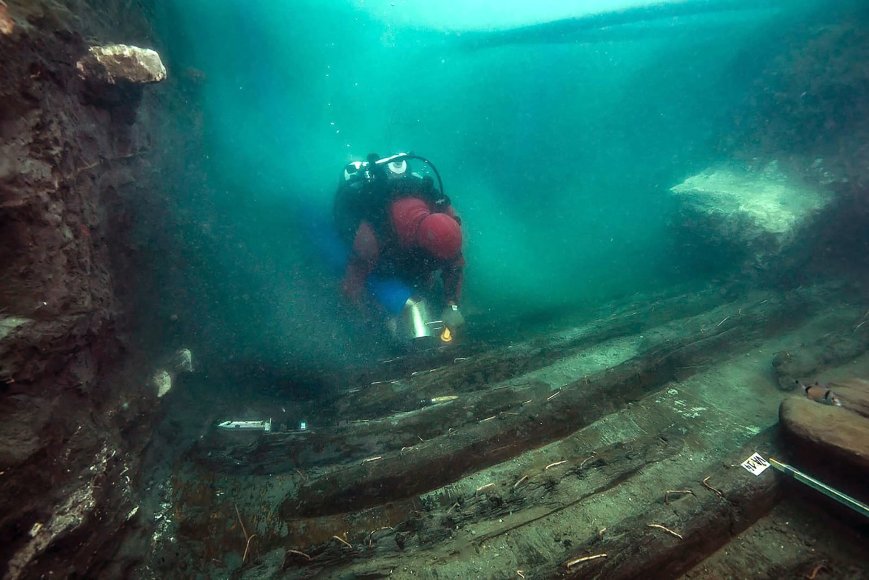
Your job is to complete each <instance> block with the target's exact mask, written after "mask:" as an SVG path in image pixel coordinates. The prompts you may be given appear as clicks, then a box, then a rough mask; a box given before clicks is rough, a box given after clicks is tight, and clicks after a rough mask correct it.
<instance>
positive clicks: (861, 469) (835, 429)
mask: <svg viewBox="0 0 869 580" xmlns="http://www.w3.org/2000/svg"><path fill="white" fill-rule="evenodd" d="M842 404H843V406H842V407H835V406H832V405H823V404H820V403H817V402H814V401H811V400H809V399H806V398H802V397H798V396H793V397H788V398H787V399H785V400H784V401H782V404H781V408H780V409H779V417H780V419H781V425H782V427H783V428H784V429H785V431H786V432H787V433H788V434H789V435H791V436H792V437H795V438H796V439H797V440H798V441H799V442H800V443H802V444H803V448H804V449H806V450H807V451H809V452H812V453H813V454H815V455H816V456H817V457H816V458H814V459H818V458H821V459H826V460H830V459H833V460H837V461H840V462H846V463H847V464H848V465H849V466H851V467H854V468H856V469H857V470H858V473H857V475H856V476H855V477H856V478H857V479H859V478H860V477H862V478H864V479H865V478H866V476H867V475H869V419H867V418H866V417H864V416H862V415H860V414H858V413H855V412H853V411H851V410H849V409H848V408H847V407H846V406H845V405H847V403H846V402H845V401H844V400H843V403H842Z"/></svg>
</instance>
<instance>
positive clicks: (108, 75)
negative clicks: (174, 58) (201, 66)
mask: <svg viewBox="0 0 869 580" xmlns="http://www.w3.org/2000/svg"><path fill="white" fill-rule="evenodd" d="M75 66H76V69H78V72H79V75H80V76H81V78H83V79H85V80H87V81H90V82H95V83H105V84H107V85H117V84H122V83H131V84H135V85H145V84H150V83H158V82H160V81H162V80H163V79H165V78H166V67H165V66H163V61H162V60H160V55H159V54H157V51H155V50H151V49H149V48H139V47H138V46H127V45H125V44H109V45H106V46H92V47H90V49H89V50H88V53H87V54H86V55H85V56H83V57H82V58H80V59H79V61H78V62H77V63H76V65H75Z"/></svg>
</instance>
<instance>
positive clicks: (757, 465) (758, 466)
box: [742, 452, 769, 475]
mask: <svg viewBox="0 0 869 580" xmlns="http://www.w3.org/2000/svg"><path fill="white" fill-rule="evenodd" d="M742 466H743V467H744V468H745V469H747V470H748V471H750V472H751V473H753V474H755V475H760V474H761V473H763V472H764V471H765V470H766V468H767V467H769V462H768V461H767V460H766V459H764V458H763V457H761V456H760V453H756V452H755V454H754V455H752V456H751V457H749V458H748V459H746V460H745V461H743V462H742Z"/></svg>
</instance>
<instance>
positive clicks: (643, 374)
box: [281, 296, 809, 517]
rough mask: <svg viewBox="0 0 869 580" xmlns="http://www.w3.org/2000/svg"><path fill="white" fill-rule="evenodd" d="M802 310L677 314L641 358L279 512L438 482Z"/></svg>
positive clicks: (775, 302)
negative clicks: (680, 317) (696, 316)
mask: <svg viewBox="0 0 869 580" xmlns="http://www.w3.org/2000/svg"><path fill="white" fill-rule="evenodd" d="M808 310H809V308H808V305H807V303H806V302H805V301H804V300H802V299H800V298H799V297H798V296H794V297H780V298H767V299H765V300H764V301H763V302H761V303H758V304H756V305H755V307H754V308H752V309H749V307H746V308H744V309H743V315H741V316H739V317H728V318H727V319H722V320H721V321H720V322H718V323H716V324H714V325H713V324H710V322H709V320H708V319H700V320H690V321H684V322H682V323H680V326H681V327H682V338H681V339H680V340H674V339H673V337H672V336H669V335H667V334H666V333H664V334H662V335H661V336H659V337H653V338H652V339H650V346H649V347H648V348H647V349H646V351H645V353H644V354H643V355H642V356H641V357H638V358H635V359H632V360H629V361H627V362H625V363H622V364H620V365H618V366H616V367H613V368H610V369H607V370H605V371H602V372H599V373H597V374H595V375H594V376H592V377H589V378H587V379H581V380H579V381H576V382H575V383H573V384H571V385H569V386H568V387H567V388H565V389H563V390H562V391H561V392H560V393H559V394H558V396H557V397H555V398H551V399H546V400H542V401H535V402H532V403H530V404H527V405H524V406H523V407H522V408H521V409H517V410H516V414H515V415H513V414H510V415H508V414H506V413H502V414H501V415H499V416H497V417H495V418H494V419H493V420H489V421H480V422H479V423H477V424H474V425H468V426H466V427H465V428H463V429H460V430H457V431H455V432H450V433H449V434H445V435H443V436H441V437H438V438H436V439H434V440H430V441H426V442H424V443H420V444H419V445H416V446H414V448H413V449H412V450H411V451H408V452H407V453H403V452H399V453H389V454H385V455H382V456H379V458H378V460H377V461H372V462H363V463H358V464H355V465H350V466H346V467H344V468H342V469H337V470H334V471H331V472H328V473H326V474H325V475H324V476H322V477H318V478H315V479H312V480H310V481H309V482H307V483H304V484H302V485H301V486H300V488H299V489H298V490H297V493H293V494H292V497H288V498H287V499H286V500H285V501H284V502H283V503H282V506H281V514H282V516H284V517H296V516H299V515H302V516H312V515H325V514H330V513H341V512H344V511H351V510H357V509H362V508H365V507H370V506H374V505H378V504H379V503H382V502H383V501H385V499H386V498H389V499H397V498H406V497H410V496H412V495H415V494H419V493H422V492H425V491H428V490H431V489H434V488H437V487H440V486H442V485H444V484H445V483H448V482H450V481H454V480H456V479H458V478H460V477H461V476H463V475H464V474H467V473H469V472H471V471H474V470H478V469H481V468H484V467H488V466H490V465H494V464H496V463H500V462H502V461H504V460H506V459H508V458H510V457H513V456H515V455H517V454H519V453H521V452H523V451H525V450H528V449H532V448H536V447H539V446H541V445H543V444H545V443H547V442H549V441H553V440H555V439H558V438H561V437H564V436H566V435H567V434H569V433H571V432H573V431H575V430H577V429H579V428H581V427H584V426H586V425H588V424H590V423H591V422H593V421H595V420H597V419H599V418H601V417H603V416H604V415H606V414H609V413H612V412H613V411H615V410H617V409H619V408H622V407H624V406H625V405H626V404H627V403H629V402H631V401H635V400H638V399H640V398H641V397H643V396H645V395H647V394H649V393H650V392H653V391H655V390H657V389H658V388H660V387H661V386H663V385H664V384H665V383H666V382H668V381H670V380H672V379H673V378H674V376H675V373H676V372H677V369H684V368H686V367H687V368H690V367H692V366H694V365H696V364H697V363H698V362H699V361H704V362H708V361H709V360H710V359H715V358H718V359H722V358H725V357H726V356H729V353H731V352H734V351H738V350H739V349H744V348H747V347H748V346H749V345H750V344H752V342H753V341H756V340H757V339H758V338H759V337H761V336H764V335H765V334H767V333H768V332H777V331H779V330H780V327H781V326H785V325H790V324H793V323H794V322H795V321H797V320H801V319H802V318H803V317H804V316H805V315H806V314H807V311H808ZM773 329H774V330H773ZM445 430H446V429H445Z"/></svg>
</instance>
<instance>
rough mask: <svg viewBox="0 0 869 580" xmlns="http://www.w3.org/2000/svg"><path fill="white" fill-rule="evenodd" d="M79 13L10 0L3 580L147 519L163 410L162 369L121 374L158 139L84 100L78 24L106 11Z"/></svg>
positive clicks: (2, 69)
mask: <svg viewBox="0 0 869 580" xmlns="http://www.w3.org/2000/svg"><path fill="white" fill-rule="evenodd" d="M79 6H81V7H82V10H83V11H84V12H86V13H87V14H88V15H89V18H78V17H75V16H74V15H72V14H70V13H69V12H67V11H66V9H65V8H64V7H62V6H61V5H60V4H59V3H54V2H47V1H46V2H42V1H36V0H29V1H27V2H12V1H11V0H10V1H9V2H8V5H7V3H5V2H0V54H2V55H3V58H2V59H0V79H2V83H0V562H2V570H3V571H2V572H0V575H2V576H3V577H4V578H19V577H40V576H42V575H45V576H51V575H54V576H57V577H68V576H79V577H85V576H91V575H92V573H91V572H92V571H93V570H94V566H96V565H100V562H101V560H102V559H104V557H105V555H106V553H107V552H108V551H110V550H111V549H112V546H113V544H114V543H115V542H117V541H118V538H119V536H120V535H121V534H120V533H119V532H120V531H121V530H122V529H124V527H125V526H128V525H131V524H132V523H133V520H134V519H135V514H136V505H137V502H136V498H135V494H136V491H135V488H136V475H137V472H138V467H139V465H140V453H141V450H142V447H143V446H144V445H145V444H146V443H147V439H146V438H144V437H141V436H140V435H141V432H140V430H141V429H148V428H149V427H150V426H151V425H152V424H153V422H154V420H155V417H156V416H157V414H158V412H159V406H158V405H157V404H156V402H157V400H158V399H157V394H156V392H155V391H153V390H152V389H153V387H152V386H151V385H149V384H148V373H147V371H146V370H145V369H142V371H141V372H140V373H139V372H136V369H134V368H129V367H128V368H124V369H122V368H121V366H120V361H121V359H122V358H125V355H126V354H128V351H127V350H126V347H125V344H124V337H123V336H121V335H120V334H119V329H118V326H119V321H120V320H121V318H120V312H121V308H120V305H119V304H118V301H117V299H116V298H115V284H114V280H113V266H112V261H111V259H110V256H111V254H112V253H113V252H119V251H123V250H122V248H120V247H118V246H119V244H118V243H117V239H113V237H112V231H113V230H112V228H110V225H111V224H113V223H114V222H117V221H118V220H117V217H118V214H117V213H116V212H117V211H120V210H121V208H123V206H124V204H125V202H124V199H125V198H126V197H128V196H129V197H134V196H141V195H142V194H143V191H145V190H146V189H147V188H148V187H149V183H148V181H147V180H146V179H142V177H141V175H142V170H141V165H140V164H141V163H142V162H143V161H144V159H145V158H146V156H147V152H148V142H149V139H150V135H149V133H148V129H147V128H144V127H141V126H138V125H136V124H133V123H132V121H133V120H134V119H135V116H134V115H132V116H126V117H123V118H122V117H119V116H117V115H115V114H114V111H109V110H106V108H104V107H98V106H94V103H93V102H92V101H88V100H87V99H86V98H83V97H84V96H85V94H86V92H87V90H88V89H87V86H86V84H87V83H85V82H83V81H82V79H81V78H80V76H79V71H78V70H77V69H76V62H78V61H79V59H80V58H81V57H82V55H84V54H86V53H89V51H88V45H87V44H86V43H85V41H84V37H85V35H86V34H87V35H88V36H91V35H92V34H93V32H94V30H93V29H89V30H86V31H85V30H81V29H78V28H76V27H78V26H83V25H84V24H83V23H84V22H88V23H89V24H88V25H92V24H93V23H94V22H95V21H98V20H99V19H100V18H101V17H102V15H101V13H100V12H99V11H98V10H86V9H85V8H84V4H83V3H82V4H79ZM137 78H138V77H137ZM116 86H117V85H116ZM125 107H127V109H126V110H127V111H133V112H134V111H135V108H134V107H132V106H130V105H129V104H128V105H125ZM122 121H123V122H122ZM113 246H114V249H113ZM131 364H133V363H131Z"/></svg>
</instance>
